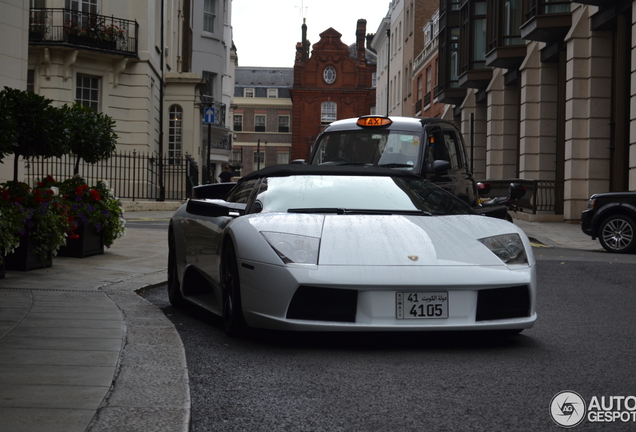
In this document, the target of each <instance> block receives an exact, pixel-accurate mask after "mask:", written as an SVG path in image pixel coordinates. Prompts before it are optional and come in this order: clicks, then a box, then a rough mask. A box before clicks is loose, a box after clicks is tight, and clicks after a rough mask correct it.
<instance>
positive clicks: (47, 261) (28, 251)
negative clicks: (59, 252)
mask: <svg viewBox="0 0 636 432" xmlns="http://www.w3.org/2000/svg"><path fill="white" fill-rule="evenodd" d="M33 249H34V248H33V241H32V240H31V237H30V236H29V235H28V234H25V235H23V236H21V237H20V245H19V246H18V247H17V248H15V250H14V251H13V253H10V254H9V255H7V256H6V257H5V258H4V262H5V267H6V269H7V270H17V271H29V270H35V269H39V268H46V267H51V266H52V265H53V253H52V252H49V253H48V256H47V257H45V258H44V259H42V258H40V257H39V256H37V255H36V254H35V253H34V251H33Z"/></svg>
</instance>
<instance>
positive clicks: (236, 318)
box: [221, 242, 247, 336]
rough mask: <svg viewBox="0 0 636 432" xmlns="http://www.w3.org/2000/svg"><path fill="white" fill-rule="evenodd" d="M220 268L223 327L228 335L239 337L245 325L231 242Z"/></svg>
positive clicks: (236, 266) (237, 273)
mask: <svg viewBox="0 0 636 432" xmlns="http://www.w3.org/2000/svg"><path fill="white" fill-rule="evenodd" d="M221 266H222V267H221V268H222V272H223V273H222V277H223V326H224V327H225V332H226V333H227V334H228V335H230V336H240V335H242V334H243V333H244V332H245V330H246V327H247V325H246V324H245V319H244V318H243V306H242V304H241V282H240V280H239V272H238V263H237V261H236V252H235V250H234V245H233V244H232V242H228V243H227V245H226V246H225V248H224V251H223V261H222V264H221Z"/></svg>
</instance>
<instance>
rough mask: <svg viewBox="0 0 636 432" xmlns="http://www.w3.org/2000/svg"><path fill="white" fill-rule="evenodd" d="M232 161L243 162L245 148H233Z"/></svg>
mask: <svg viewBox="0 0 636 432" xmlns="http://www.w3.org/2000/svg"><path fill="white" fill-rule="evenodd" d="M230 161H231V162H232V163H235V164H241V163H243V149H237V150H232V159H230Z"/></svg>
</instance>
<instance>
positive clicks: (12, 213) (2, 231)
mask: <svg viewBox="0 0 636 432" xmlns="http://www.w3.org/2000/svg"><path fill="white" fill-rule="evenodd" d="M2 192H3V193H0V279H2V278H4V276H5V255H7V254H10V253H13V251H14V250H15V248H16V247H18V245H19V244H20V236H19V233H20V231H22V229H23V226H24V218H23V216H22V213H21V212H20V208H19V206H16V205H15V204H14V203H13V201H11V200H9V199H8V194H7V195H6V198H5V194H4V190H3V191H2Z"/></svg>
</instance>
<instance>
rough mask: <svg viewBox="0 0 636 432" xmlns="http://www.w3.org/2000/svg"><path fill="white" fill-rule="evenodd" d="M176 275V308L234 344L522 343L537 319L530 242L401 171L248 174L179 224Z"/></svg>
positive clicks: (288, 169) (283, 169)
mask: <svg viewBox="0 0 636 432" xmlns="http://www.w3.org/2000/svg"><path fill="white" fill-rule="evenodd" d="M214 186H216V185H210V187H209V188H208V190H207V193H206V194H207V195H208V196H211V195H212V196H213V195H214ZM206 187H207V186H206ZM168 261H169V262H168V294H169V298H170V302H171V303H172V304H173V305H174V306H179V305H181V304H183V302H184V301H189V302H192V303H195V304H197V305H199V306H202V307H203V308H205V309H207V310H209V311H211V312H213V313H215V314H218V315H219V316H221V317H223V322H224V326H225V330H226V331H227V332H228V333H229V334H240V333H241V332H243V331H244V330H245V329H246V328H247V327H258V328H266V329H279V330H301V331H421V330H509V331H512V332H517V331H521V330H523V329H526V328H530V327H532V326H533V324H534V322H535V320H536V318H537V314H536V312H535V297H536V265H535V260H534V257H533V255H532V249H531V247H530V243H529V241H528V238H527V237H526V235H525V234H524V233H523V231H521V229H519V228H518V227H517V226H515V225H514V224H512V223H510V222H507V221H504V220H501V219H495V218H490V217H486V216H482V215H478V214H475V213H474V212H473V210H472V209H471V208H470V207H469V206H468V205H466V204H465V203H464V202H463V201H461V200H459V199H458V198H456V197H455V196H453V195H452V194H450V193H448V192H446V191H445V190H443V189H441V188H439V187H437V186H435V185H433V184H432V183H429V182H428V181H426V180H424V179H422V178H420V177H418V176H416V175H415V174H412V173H411V172H408V171H402V170H394V169H393V170H392V169H384V168H377V167H372V168H368V167H360V166H319V165H318V166H316V165H279V166H274V167H268V168H265V169H263V170H260V171H257V172H254V173H251V174H249V175H247V176H245V177H243V178H242V179H241V180H240V181H239V182H238V183H237V184H236V186H234V188H233V189H232V190H231V191H230V192H229V193H225V192H224V193H223V199H210V198H205V199H191V200H189V201H188V203H187V204H184V205H183V206H182V207H181V208H180V209H179V210H177V211H176V212H175V214H174V216H173V217H172V219H171V221H170V228H169V259H168Z"/></svg>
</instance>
